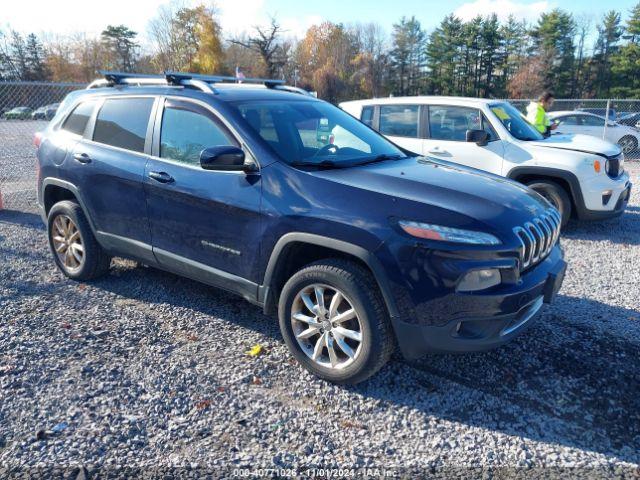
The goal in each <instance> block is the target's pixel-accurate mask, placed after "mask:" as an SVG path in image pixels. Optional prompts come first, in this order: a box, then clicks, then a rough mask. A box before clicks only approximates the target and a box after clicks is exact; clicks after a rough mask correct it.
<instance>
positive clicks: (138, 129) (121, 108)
mask: <svg viewBox="0 0 640 480" xmlns="http://www.w3.org/2000/svg"><path fill="white" fill-rule="evenodd" d="M153 102H154V99H153V98H110V99H107V100H105V102H104V104H103V105H102V108H101V109H100V112H98V117H97V118H96V126H95V128H94V131H93V141H95V142H99V143H104V144H106V145H111V146H114V147H119V148H124V149H126V150H131V151H134V152H144V141H145V137H146V135H147V125H148V124H149V116H150V114H151V108H152V107H153Z"/></svg>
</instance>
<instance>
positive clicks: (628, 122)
mask: <svg viewBox="0 0 640 480" xmlns="http://www.w3.org/2000/svg"><path fill="white" fill-rule="evenodd" d="M508 101H509V102H511V103H512V104H513V105H514V106H515V107H516V108H518V109H519V110H520V111H521V112H523V113H524V114H526V110H527V106H528V105H529V103H530V102H531V100H525V99H522V100H520V99H519V100H508ZM549 116H550V117H551V118H552V119H553V120H555V121H556V122H557V123H558V127H557V128H556V130H554V133H569V134H571V133H580V134H583V135H591V136H594V137H599V138H602V139H604V140H608V141H610V142H613V143H617V144H618V145H620V146H621V147H622V149H623V151H624V153H625V157H626V158H627V159H628V160H634V159H635V160H638V159H640V148H639V146H640V100H637V99H633V100H622V99H584V98H572V99H557V100H555V102H554V104H553V107H552V108H551V111H550V112H549ZM605 119H608V121H605Z"/></svg>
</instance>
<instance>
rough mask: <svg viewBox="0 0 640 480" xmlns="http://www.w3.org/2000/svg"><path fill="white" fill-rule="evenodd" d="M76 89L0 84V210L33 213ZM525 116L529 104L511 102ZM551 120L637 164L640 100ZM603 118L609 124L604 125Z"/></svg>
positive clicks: (572, 108) (586, 103) (563, 107)
mask: <svg viewBox="0 0 640 480" xmlns="http://www.w3.org/2000/svg"><path fill="white" fill-rule="evenodd" d="M85 87H86V85H84V84H77V83H46V82H0V207H1V208H4V209H12V210H21V211H35V210H36V192H35V182H36V180H35V179H36V170H35V167H36V166H35V155H34V147H33V137H34V134H35V133H36V132H38V131H40V130H43V129H44V128H45V127H46V125H47V122H48V121H49V120H50V119H51V118H53V116H54V115H55V112H56V109H57V106H58V104H59V103H60V102H61V101H62V99H63V98H64V97H65V96H66V95H67V94H68V93H69V92H71V91H73V90H78V89H81V88H85ZM509 101H510V102H511V103H513V105H515V106H516V107H517V108H518V109H520V110H521V111H522V112H523V113H525V112H526V108H527V105H528V104H529V103H530V100H527V99H518V100H509ZM550 116H552V117H554V118H557V120H558V122H559V126H558V128H557V129H556V132H560V133H582V134H585V135H592V136H596V137H599V138H605V139H607V140H609V141H612V142H614V143H618V144H620V145H621V146H623V148H624V150H625V154H626V157H627V159H639V158H640V148H639V144H640V100H617V99H612V100H606V99H605V100H592V99H558V100H556V101H555V104H554V106H553V109H552V111H551V112H550ZM605 117H608V118H609V121H608V122H606V121H605Z"/></svg>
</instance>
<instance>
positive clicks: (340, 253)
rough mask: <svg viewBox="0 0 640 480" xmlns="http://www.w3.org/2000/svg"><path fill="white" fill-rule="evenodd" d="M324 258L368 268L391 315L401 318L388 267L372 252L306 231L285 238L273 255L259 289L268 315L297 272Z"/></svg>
mask: <svg viewBox="0 0 640 480" xmlns="http://www.w3.org/2000/svg"><path fill="white" fill-rule="evenodd" d="M324 258H344V259H347V260H351V261H354V262H356V263H358V264H360V265H361V266H363V267H364V268H366V269H367V270H368V271H369V272H371V274H372V276H373V278H374V280H375V281H376V283H377V284H378V287H379V288H380V292H381V293H382V297H383V300H384V303H385V306H386V308H387V311H388V312H389V315H390V316H391V317H397V316H398V309H397V307H396V304H395V301H394V300H393V296H392V294H391V288H390V286H389V282H388V279H387V275H386V273H385V271H384V268H383V267H382V264H381V263H380V261H379V260H378V259H377V258H376V257H375V256H374V255H373V254H372V253H371V252H370V251H369V250H366V249H364V248H362V247H360V246H358V245H355V244H352V243H349V242H345V241H342V240H337V239H335V238H330V237H324V236H321V235H315V234H311V233H303V232H291V233H287V234H285V235H283V236H282V237H281V238H280V239H279V240H278V242H277V243H276V245H275V247H274V248H273V250H272V252H271V255H270V257H269V261H268V263H267V267H266V269H265V274H264V280H263V283H262V285H261V286H260V287H259V289H258V290H259V291H258V300H259V302H260V303H263V304H264V311H265V313H272V312H274V311H275V310H276V309H277V303H278V299H279V296H280V291H281V290H282V287H283V286H284V284H285V283H286V281H287V279H288V278H289V277H290V276H291V275H292V274H293V273H294V272H296V271H298V270H299V269H300V268H302V267H304V266H305V265H307V264H309V263H312V262H314V261H317V260H322V259H324Z"/></svg>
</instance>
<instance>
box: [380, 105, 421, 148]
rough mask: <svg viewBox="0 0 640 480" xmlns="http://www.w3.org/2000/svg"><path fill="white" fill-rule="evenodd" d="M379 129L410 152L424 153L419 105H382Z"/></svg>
mask: <svg viewBox="0 0 640 480" xmlns="http://www.w3.org/2000/svg"><path fill="white" fill-rule="evenodd" d="M378 121H379V126H378V131H379V132H380V133H381V134H383V135H384V136H385V137H387V138H388V139H389V140H391V141H392V142H394V143H396V144H398V145H400V146H401V147H403V148H406V149H407V150H409V151H410V152H413V153H417V154H419V155H422V154H423V153H424V152H423V151H422V139H421V138H420V106H419V105H380V116H379V120H378Z"/></svg>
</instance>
